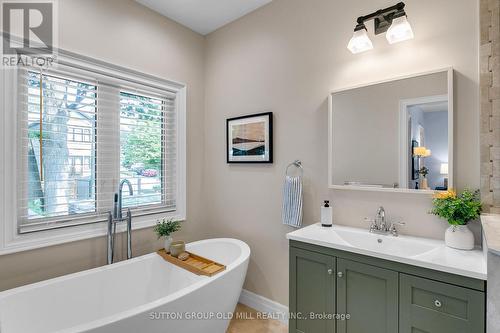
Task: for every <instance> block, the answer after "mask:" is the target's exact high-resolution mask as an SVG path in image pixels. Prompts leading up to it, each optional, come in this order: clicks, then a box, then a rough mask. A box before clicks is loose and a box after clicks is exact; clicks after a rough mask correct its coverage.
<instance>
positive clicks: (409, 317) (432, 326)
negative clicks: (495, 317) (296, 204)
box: [289, 240, 486, 333]
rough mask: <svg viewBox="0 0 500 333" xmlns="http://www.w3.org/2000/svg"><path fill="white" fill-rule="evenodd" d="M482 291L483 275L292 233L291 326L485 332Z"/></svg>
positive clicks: (323, 332)
mask: <svg viewBox="0 0 500 333" xmlns="http://www.w3.org/2000/svg"><path fill="white" fill-rule="evenodd" d="M485 293H486V281H483V280H478V279H474V278H469V277H464V276H459V275H455V274H450V273H445V272H440V271H434V270H430V269H427V268H422V267H417V266H413V265H407V264H402V263H398V262H393V261H389V260H383V259H379V258H374V257H369V256H364V255H360V254H355V253H352V252H347V251H341V250H336V249H332V248H326V247H322V246H318V245H312V244H308V243H303V242H299V241H294V240H291V241H290V319H289V332H290V333H485V320H486V319H485V299H486V295H485ZM311 313H314V314H339V315H342V314H348V315H349V316H350V317H349V319H347V320H345V319H344V320H342V319H338V318H337V319H336V318H328V317H326V318H320V319H318V317H315V318H311V317H310V314H311Z"/></svg>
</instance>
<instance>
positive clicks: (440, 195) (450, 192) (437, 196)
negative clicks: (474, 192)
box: [434, 189, 457, 199]
mask: <svg viewBox="0 0 500 333" xmlns="http://www.w3.org/2000/svg"><path fill="white" fill-rule="evenodd" d="M456 197H457V192H456V191H455V190H454V189H449V190H448V191H444V192H436V193H434V199H448V198H456Z"/></svg>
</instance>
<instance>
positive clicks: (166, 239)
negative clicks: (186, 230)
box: [164, 236, 173, 252]
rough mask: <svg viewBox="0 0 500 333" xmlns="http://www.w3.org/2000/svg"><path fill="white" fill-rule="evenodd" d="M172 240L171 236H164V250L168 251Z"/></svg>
mask: <svg viewBox="0 0 500 333" xmlns="http://www.w3.org/2000/svg"><path fill="white" fill-rule="evenodd" d="M172 241H173V238H172V236H167V237H165V241H164V242H165V243H164V246H165V251H166V252H170V245H171V244H172Z"/></svg>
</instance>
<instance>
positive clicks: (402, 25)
mask: <svg viewBox="0 0 500 333" xmlns="http://www.w3.org/2000/svg"><path fill="white" fill-rule="evenodd" d="M385 37H386V38H387V41H388V42H389V44H394V43H398V42H402V41H404V40H408V39H412V38H413V30H412V29H411V25H410V23H409V22H408V20H407V19H406V16H400V17H397V18H395V19H394V20H393V21H392V24H391V26H390V27H389V29H388V30H387V33H386V35H385Z"/></svg>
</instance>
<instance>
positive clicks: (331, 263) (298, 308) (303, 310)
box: [289, 247, 335, 333]
mask: <svg viewBox="0 0 500 333" xmlns="http://www.w3.org/2000/svg"><path fill="white" fill-rule="evenodd" d="M334 269H335V258H334V257H330V256H327V255H324V254H320V253H316V252H310V251H305V250H301V249H296V248H293V247H292V248H290V320H289V332H290V333H334V332H335V321H334V319H333V318H326V319H325V318H318V317H310V315H311V314H319V315H322V314H330V315H332V314H334V311H335V278H334V276H335V272H334ZM294 316H296V318H294Z"/></svg>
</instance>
